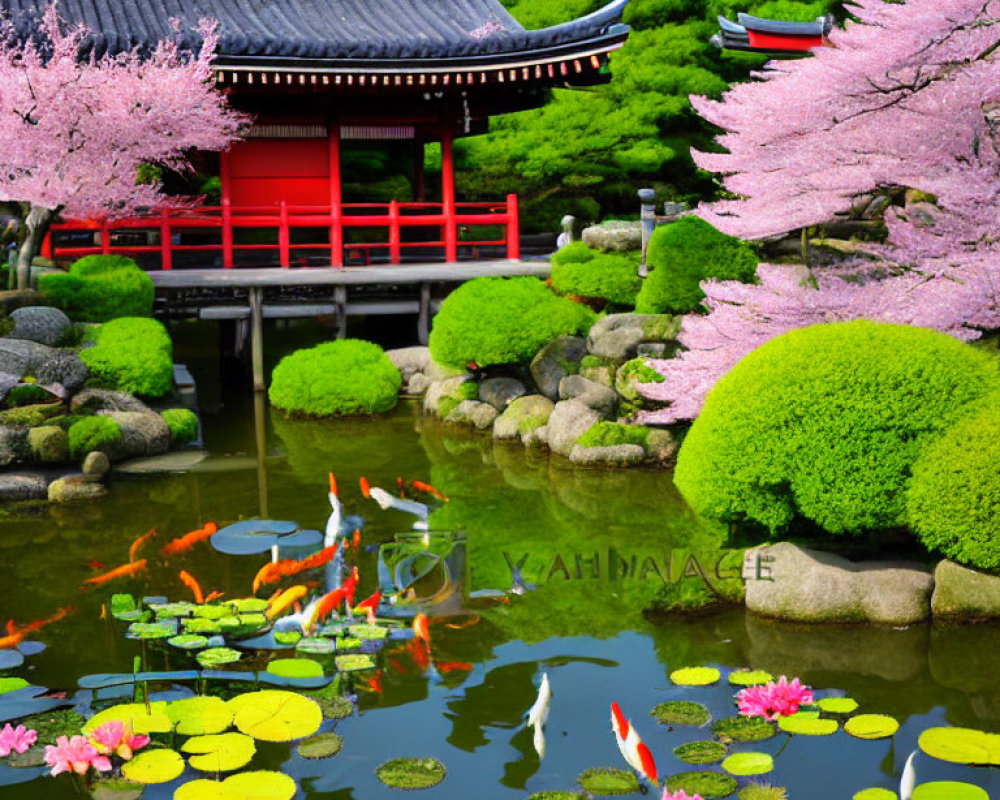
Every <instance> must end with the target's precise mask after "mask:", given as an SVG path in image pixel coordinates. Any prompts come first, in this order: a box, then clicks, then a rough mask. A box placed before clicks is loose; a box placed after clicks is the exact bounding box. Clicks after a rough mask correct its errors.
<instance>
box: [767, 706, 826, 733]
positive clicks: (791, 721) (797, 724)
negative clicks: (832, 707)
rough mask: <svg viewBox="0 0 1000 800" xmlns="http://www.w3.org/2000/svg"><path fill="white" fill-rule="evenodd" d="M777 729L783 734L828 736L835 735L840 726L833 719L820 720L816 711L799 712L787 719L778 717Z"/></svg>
mask: <svg viewBox="0 0 1000 800" xmlns="http://www.w3.org/2000/svg"><path fill="white" fill-rule="evenodd" d="M778 727H779V728H781V730H783V731H784V732H785V733H797V734H799V735H800V736H829V735H830V734H831V733H836V732H837V728H839V727H840V726H839V725H838V724H837V720H835V719H820V718H819V712H818V711H800V712H799V713H797V714H792V715H791V716H788V717H780V718H779V719H778Z"/></svg>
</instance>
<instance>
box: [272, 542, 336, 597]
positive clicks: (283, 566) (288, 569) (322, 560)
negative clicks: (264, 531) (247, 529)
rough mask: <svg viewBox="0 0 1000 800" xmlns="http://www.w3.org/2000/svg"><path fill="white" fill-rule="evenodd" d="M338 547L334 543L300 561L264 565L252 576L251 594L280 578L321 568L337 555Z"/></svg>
mask: <svg viewBox="0 0 1000 800" xmlns="http://www.w3.org/2000/svg"><path fill="white" fill-rule="evenodd" d="M339 546H340V543H339V542H337V543H334V544H332V545H330V546H329V547H324V548H323V549H322V550H320V551H319V552H318V553H314V554H313V555H311V556H308V557H307V558H303V559H301V560H298V559H294V558H285V559H282V560H281V561H274V562H270V563H267V564H265V565H264V566H263V567H261V568H260V570H259V571H258V572H257V574H256V575H255V576H254V579H253V593H254V594H257V590H258V589H260V587H261V586H263V585H264V584H267V583H277V582H278V581H279V580H281V579H282V578H287V577H289V576H291V575H298V574H299V573H300V572H305V571H306V570H309V569H316V568H317V567H322V566H323V565H324V564H326V563H327V562H328V561H330V560H331V559H332V558H333V557H334V556H335V555H336V554H337V548H338V547H339Z"/></svg>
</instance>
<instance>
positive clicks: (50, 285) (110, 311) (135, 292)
mask: <svg viewBox="0 0 1000 800" xmlns="http://www.w3.org/2000/svg"><path fill="white" fill-rule="evenodd" d="M38 290H39V292H41V294H42V297H44V298H45V299H46V300H48V301H49V302H50V303H52V304H53V305H55V306H57V307H59V308H61V309H62V310H63V311H65V312H66V314H67V315H68V316H69V318H70V319H73V320H78V321H81V320H86V321H90V322H107V321H108V320H111V319H116V318H117V317H148V316H151V315H152V313H153V294H154V289H153V279H152V278H150V277H149V275H147V274H146V273H145V272H143V271H142V270H141V269H139V267H138V265H137V264H136V263H135V261H133V260H132V259H131V258H126V257H125V256H84V257H83V258H81V259H80V260H79V261H77V262H76V263H74V264H73V266H71V267H70V268H69V272H66V273H55V274H51V275H43V276H42V277H41V278H39V279H38Z"/></svg>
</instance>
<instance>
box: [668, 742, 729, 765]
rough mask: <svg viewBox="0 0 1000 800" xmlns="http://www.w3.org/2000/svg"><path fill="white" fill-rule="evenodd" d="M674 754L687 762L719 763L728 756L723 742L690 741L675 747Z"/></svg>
mask: <svg viewBox="0 0 1000 800" xmlns="http://www.w3.org/2000/svg"><path fill="white" fill-rule="evenodd" d="M674 755H675V756H677V758H679V759H680V760H681V761H683V762H684V763H685V764H717V763H718V762H720V761H722V759H723V758H725V757H726V746H725V745H724V744H722V742H688V743H687V744H682V745H681V746H680V747H675V748H674Z"/></svg>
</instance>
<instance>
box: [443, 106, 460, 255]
mask: <svg viewBox="0 0 1000 800" xmlns="http://www.w3.org/2000/svg"><path fill="white" fill-rule="evenodd" d="M453 140H454V132H453V128H452V125H451V122H450V121H449V122H447V123H446V124H445V126H444V129H443V130H442V132H441V205H442V206H443V208H442V213H443V214H444V259H445V261H449V262H450V261H458V229H457V227H456V225H455V162H454V159H453V158H452V147H451V145H452V141H453Z"/></svg>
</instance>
